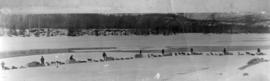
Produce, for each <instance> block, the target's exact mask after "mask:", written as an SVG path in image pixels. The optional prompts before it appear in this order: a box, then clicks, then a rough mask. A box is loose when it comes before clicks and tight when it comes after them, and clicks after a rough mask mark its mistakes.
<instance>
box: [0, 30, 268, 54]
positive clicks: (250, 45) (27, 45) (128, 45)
mask: <svg viewBox="0 0 270 81" xmlns="http://www.w3.org/2000/svg"><path fill="white" fill-rule="evenodd" d="M0 44H1V49H0V51H2V52H6V51H16V50H35V49H39V50H47V49H59V50H60V49H62V50H63V49H68V48H72V49H76V48H77V49H83V48H85V49H86V50H89V49H91V50H93V49H94V50H96V51H97V50H99V51H104V50H102V48H105V47H106V48H108V49H109V50H118V52H119V50H120V51H131V50H160V49H171V50H174V51H175V50H180V51H185V50H188V49H187V48H191V47H192V48H194V49H195V50H196V51H220V50H222V49H223V48H228V50H255V49H257V48H262V49H269V48H270V34H197V33H186V34H177V35H171V36H162V35H152V36H134V35H133V36H99V37H96V36H80V37H1V38H0ZM108 49H107V51H108ZM63 52H65V50H64V51H63ZM34 53H35V52H34ZM9 55H10V53H9ZM2 57H9V56H7V55H5V56H2Z"/></svg>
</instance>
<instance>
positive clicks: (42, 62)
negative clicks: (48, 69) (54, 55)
mask: <svg viewBox="0 0 270 81" xmlns="http://www.w3.org/2000/svg"><path fill="white" fill-rule="evenodd" d="M40 62H41V64H42V65H44V64H45V59H44V57H43V56H41V58H40Z"/></svg>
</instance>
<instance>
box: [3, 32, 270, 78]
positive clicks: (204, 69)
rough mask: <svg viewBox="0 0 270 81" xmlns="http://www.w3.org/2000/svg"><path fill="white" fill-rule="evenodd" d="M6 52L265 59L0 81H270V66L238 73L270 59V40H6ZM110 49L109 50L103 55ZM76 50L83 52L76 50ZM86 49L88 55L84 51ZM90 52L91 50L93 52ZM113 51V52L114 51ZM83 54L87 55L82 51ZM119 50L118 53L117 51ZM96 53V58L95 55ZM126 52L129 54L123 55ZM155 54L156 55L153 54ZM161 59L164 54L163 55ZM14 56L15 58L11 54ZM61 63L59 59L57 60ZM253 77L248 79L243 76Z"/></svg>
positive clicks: (162, 63)
mask: <svg viewBox="0 0 270 81" xmlns="http://www.w3.org/2000/svg"><path fill="white" fill-rule="evenodd" d="M0 39H1V51H15V50H35V49H44V50H45V49H66V48H72V49H74V50H73V51H75V52H74V53H55V54H46V55H42V56H44V58H45V59H46V61H47V62H50V61H55V60H59V61H62V62H66V61H67V59H68V58H69V56H70V55H74V57H75V58H76V59H79V60H86V59H88V58H93V59H101V58H102V57H101V56H102V52H97V51H115V52H107V54H108V56H113V57H119V58H120V57H132V56H134V54H135V53H132V52H131V51H134V50H135V51H136V50H139V49H141V50H143V51H144V52H143V54H147V53H145V51H147V50H160V49H166V52H167V51H168V50H173V49H176V50H178V49H180V50H181V49H182V50H185V48H190V47H192V48H194V49H195V51H215V50H220V51H221V50H222V49H223V48H224V47H226V48H228V50H229V51H232V50H237V52H239V51H241V52H242V53H245V51H244V50H249V51H251V50H252V51H251V52H255V50H256V48H262V51H263V52H264V53H266V55H264V56H237V55H233V56H206V55H201V56H171V57H160V58H141V59H133V60H121V61H120V60H119V61H106V62H87V63H80V64H66V65H61V66H59V67H58V68H57V67H55V66H48V67H36V68H26V69H15V70H0V74H1V75H0V81H269V80H270V78H269V76H270V75H269V72H270V70H269V67H270V64H269V62H264V63H260V64H257V65H254V66H252V67H249V68H247V69H245V70H239V69H238V68H239V67H241V66H243V65H245V64H246V63H247V62H248V61H249V60H250V59H253V58H264V59H268V60H269V59H270V57H269V53H270V50H269V47H270V34H178V35H173V36H106V37H104V36H100V37H95V36H83V37H47V38H46V37H43V38H41V37H31V38H30V37H29V38H22V37H12V38H10V37H2V38H0ZM103 47H107V48H108V49H102V48H103ZM76 48H80V49H77V50H76ZM83 48H87V49H83ZM90 48H91V50H90ZM109 48H110V49H109ZM82 49H83V50H82ZM117 50H118V51H117ZM90 51H94V52H90ZM120 51H127V52H120ZM150 52H151V51H150ZM152 52H153V51H152ZM157 54H160V51H159V53H157ZM9 55H10V54H9ZM40 57H41V55H31V56H24V57H14V58H3V59H0V61H4V62H5V63H6V66H7V67H11V66H12V65H14V66H25V64H26V63H29V62H32V61H39V60H40ZM56 57H57V58H56ZM244 74H248V75H244Z"/></svg>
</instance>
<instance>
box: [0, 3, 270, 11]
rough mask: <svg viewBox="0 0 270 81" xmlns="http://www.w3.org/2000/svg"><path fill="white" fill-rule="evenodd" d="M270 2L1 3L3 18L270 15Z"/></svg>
mask: <svg viewBox="0 0 270 81" xmlns="http://www.w3.org/2000/svg"><path fill="white" fill-rule="evenodd" d="M269 5H270V1H269V0H0V11H1V13H2V14H3V13H4V14H9V13H12V14H21V13H168V12H169V13H170V12H262V11H264V12H267V13H270V6H269Z"/></svg>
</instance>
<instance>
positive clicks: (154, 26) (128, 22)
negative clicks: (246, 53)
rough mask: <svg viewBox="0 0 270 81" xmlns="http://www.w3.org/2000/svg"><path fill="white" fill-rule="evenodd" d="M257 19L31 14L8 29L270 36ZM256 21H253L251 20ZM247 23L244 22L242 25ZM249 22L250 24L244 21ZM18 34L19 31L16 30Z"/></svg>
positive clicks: (11, 21)
mask: <svg viewBox="0 0 270 81" xmlns="http://www.w3.org/2000/svg"><path fill="white" fill-rule="evenodd" d="M256 19H258V18H256V17H255V16H254V17H253V16H248V17H245V18H244V20H240V21H239V22H238V21H222V20H217V19H215V17H214V16H213V18H210V19H205V20H196V19H191V18H188V17H187V16H185V14H181V13H180V14H28V15H12V16H10V17H9V18H7V19H6V22H7V24H6V25H5V27H7V28H9V29H11V30H17V29H20V30H25V29H31V28H64V29H67V30H68V32H69V34H68V35H73V33H78V32H81V30H83V29H130V30H132V32H133V33H134V34H137V35H148V34H164V35H170V34H176V33H269V32H270V30H269V27H267V26H261V25H254V24H255V23H256V22H259V21H256ZM250 20H253V21H250ZM242 21H244V22H242ZM245 21H247V22H245ZM15 32H16V31H15Z"/></svg>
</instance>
